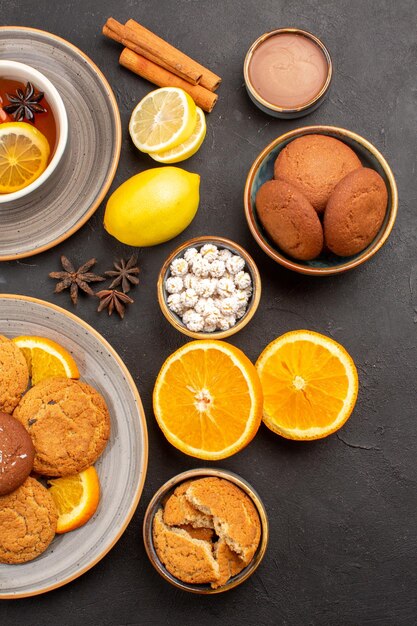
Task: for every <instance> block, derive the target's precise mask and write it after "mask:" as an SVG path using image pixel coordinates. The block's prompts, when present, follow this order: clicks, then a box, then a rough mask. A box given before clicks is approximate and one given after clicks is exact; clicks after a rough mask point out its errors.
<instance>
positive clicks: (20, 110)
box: [3, 82, 46, 122]
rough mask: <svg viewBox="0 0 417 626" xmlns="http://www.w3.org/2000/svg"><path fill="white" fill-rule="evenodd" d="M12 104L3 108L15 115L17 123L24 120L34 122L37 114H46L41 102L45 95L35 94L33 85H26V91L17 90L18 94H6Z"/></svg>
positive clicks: (41, 93) (40, 92)
mask: <svg viewBox="0 0 417 626" xmlns="http://www.w3.org/2000/svg"><path fill="white" fill-rule="evenodd" d="M6 96H7V98H8V100H9V102H10V104H8V105H7V106H5V107H3V110H4V111H6V113H10V115H13V118H14V120H15V122H23V120H24V119H27V120H29V122H33V121H34V119H35V113H46V109H45V107H43V106H42V105H41V104H39V102H40V101H41V100H42V98H43V96H44V93H43V91H39V92H38V93H35V88H34V86H33V85H32V83H30V82H28V83H26V88H25V91H24V92H23V91H22V89H16V94H15V95H12V94H10V93H8V94H6Z"/></svg>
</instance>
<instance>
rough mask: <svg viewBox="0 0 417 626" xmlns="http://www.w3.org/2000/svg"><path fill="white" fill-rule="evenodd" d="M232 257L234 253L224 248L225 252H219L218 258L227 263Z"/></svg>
mask: <svg viewBox="0 0 417 626" xmlns="http://www.w3.org/2000/svg"><path fill="white" fill-rule="evenodd" d="M231 256H232V253H231V252H230V250H228V249H227V248H224V250H219V254H218V255H217V258H218V259H220V261H224V263H226V261H227V259H230V257H231Z"/></svg>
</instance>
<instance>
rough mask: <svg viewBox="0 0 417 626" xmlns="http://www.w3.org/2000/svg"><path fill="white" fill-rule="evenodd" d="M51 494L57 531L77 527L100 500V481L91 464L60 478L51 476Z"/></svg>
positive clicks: (86, 519)
mask: <svg viewBox="0 0 417 626" xmlns="http://www.w3.org/2000/svg"><path fill="white" fill-rule="evenodd" d="M48 483H49V484H50V485H51V488H50V489H49V493H50V494H51V496H52V498H53V500H54V502H55V506H56V508H57V511H58V524H57V528H56V532H57V533H68V532H69V531H70V530H75V529H76V528H79V527H80V526H82V525H83V524H85V523H86V522H88V520H89V519H90V518H91V517H92V516H93V515H94V513H95V512H96V510H97V507H98V503H99V500H100V482H99V479H98V475H97V472H96V470H95V468H94V467H93V466H91V467H89V468H88V469H86V470H84V471H83V472H80V473H79V474H75V475H74V476H63V477H62V478H51V479H50V480H48Z"/></svg>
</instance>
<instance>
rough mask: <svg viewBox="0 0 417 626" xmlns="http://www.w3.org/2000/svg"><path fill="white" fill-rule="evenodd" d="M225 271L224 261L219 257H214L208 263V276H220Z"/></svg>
mask: <svg viewBox="0 0 417 626" xmlns="http://www.w3.org/2000/svg"><path fill="white" fill-rule="evenodd" d="M225 271H226V266H225V264H224V261H222V260H221V259H215V260H214V261H213V262H212V263H211V264H210V269H209V272H210V276H212V277H213V278H221V277H222V276H223V274H224V273H225Z"/></svg>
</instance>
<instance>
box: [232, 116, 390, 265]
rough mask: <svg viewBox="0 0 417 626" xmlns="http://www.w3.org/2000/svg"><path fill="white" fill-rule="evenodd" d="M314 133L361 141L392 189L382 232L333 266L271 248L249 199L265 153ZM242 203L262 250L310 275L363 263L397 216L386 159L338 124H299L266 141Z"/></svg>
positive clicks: (376, 248)
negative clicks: (300, 259)
mask: <svg viewBox="0 0 417 626" xmlns="http://www.w3.org/2000/svg"><path fill="white" fill-rule="evenodd" d="M315 133H321V134H326V133H331V134H332V135H331V136H336V135H339V136H340V140H341V141H343V137H348V138H349V139H352V140H353V141H355V142H356V143H358V144H360V145H361V146H362V147H363V148H365V149H366V150H367V151H368V152H370V153H371V155H372V156H373V157H374V158H375V159H376V160H377V161H378V163H379V164H380V166H381V168H382V169H383V170H384V174H385V176H386V177H387V180H388V184H389V190H390V192H391V205H390V207H389V208H387V211H388V210H389V219H388V221H387V223H386V224H385V227H384V230H383V232H382V233H381V231H379V232H378V233H377V235H376V236H375V238H374V240H373V242H371V244H370V245H369V246H368V247H367V248H366V249H365V250H364V251H363V252H362V253H359V256H355V257H353V258H352V259H350V260H348V261H344V262H341V263H340V265H336V266H332V267H311V266H308V265H303V264H301V263H298V262H297V261H295V260H292V259H290V258H288V257H286V256H285V255H284V254H283V253H281V252H280V251H279V250H278V248H274V247H273V246H272V245H270V244H269V243H268V242H267V241H265V239H264V237H263V236H262V235H261V233H260V231H259V228H258V225H257V224H256V222H255V219H254V214H255V208H254V207H253V206H252V202H251V191H252V185H253V181H254V179H255V175H256V173H257V171H258V169H259V167H260V165H261V164H262V162H263V160H264V159H265V158H266V157H267V156H268V154H269V153H270V152H271V151H272V150H273V149H274V148H275V147H276V146H277V145H279V144H280V143H283V142H285V141H288V140H290V139H295V138H297V137H298V136H304V135H311V134H315ZM244 207H245V215H246V220H247V222H248V226H249V229H250V231H251V233H252V235H253V237H254V238H255V240H256V242H257V243H258V245H259V246H260V247H261V248H262V249H263V250H264V252H266V254H268V256H270V257H271V258H272V259H274V261H276V262H277V263H280V265H283V266H284V267H286V268H287V269H290V270H293V271H295V272H299V273H301V274H308V275H312V276H330V275H333V274H341V273H343V272H346V271H348V270H351V269H353V268H354V267H357V266H358V265H362V263H365V261H368V260H369V259H370V258H371V257H373V256H374V254H376V253H377V252H378V250H380V248H382V246H383V245H384V243H385V242H386V240H387V239H388V237H389V235H390V233H391V231H392V229H393V226H394V223H395V219H396V216H397V211H398V191H397V185H396V182H395V178H394V174H393V173H392V170H391V168H390V166H389V165H388V163H387V161H386V160H385V158H384V157H383V156H382V154H381V153H380V152H379V150H377V148H375V146H373V145H372V144H371V143H370V142H369V141H368V140H366V139H364V138H363V137H362V136H361V135H358V134H357V133H355V132H353V131H350V130H347V129H346V128H340V127H338V126H323V125H315V126H302V127H299V128H296V129H294V130H291V131H289V132H287V133H284V134H283V135H280V136H279V137H277V138H276V139H274V140H273V141H271V143H269V144H268V145H267V146H266V147H265V148H264V149H263V150H262V151H261V152H260V154H258V156H257V157H256V159H255V161H254V162H253V164H252V166H251V168H250V170H249V173H248V176H247V178H246V184H245V190H244Z"/></svg>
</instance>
